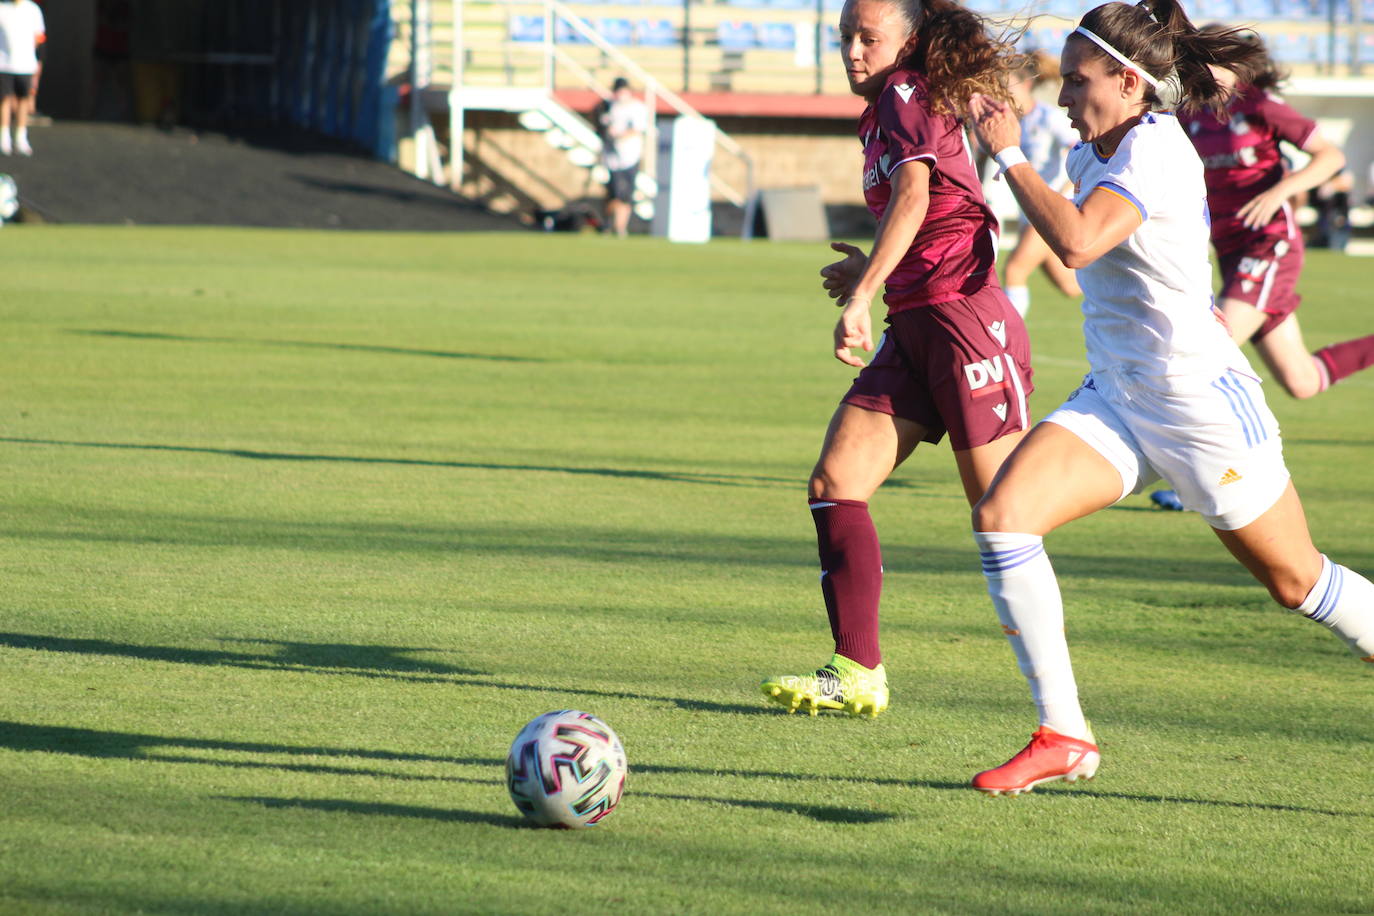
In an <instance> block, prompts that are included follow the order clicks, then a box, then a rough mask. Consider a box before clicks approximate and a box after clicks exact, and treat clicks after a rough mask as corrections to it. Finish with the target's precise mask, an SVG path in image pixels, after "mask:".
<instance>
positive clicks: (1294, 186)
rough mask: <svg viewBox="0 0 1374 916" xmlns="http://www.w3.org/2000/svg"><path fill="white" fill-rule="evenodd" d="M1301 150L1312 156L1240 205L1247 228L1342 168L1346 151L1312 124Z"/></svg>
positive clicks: (1258, 224)
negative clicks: (1243, 204) (1294, 170)
mask: <svg viewBox="0 0 1374 916" xmlns="http://www.w3.org/2000/svg"><path fill="white" fill-rule="evenodd" d="M1302 151H1303V152H1305V153H1309V154H1310V155H1311V156H1312V158H1311V159H1309V160H1307V164H1306V165H1304V166H1303V167H1302V168H1300V169H1298V170H1297V171H1296V172H1290V173H1288V174H1287V175H1285V176H1284V177H1283V178H1282V179H1280V180H1279V181H1278V183H1277V184H1275V185H1274V186H1273V187H1271V188H1269V189H1268V190H1267V191H1263V192H1261V193H1259V194H1256V195H1255V196H1254V197H1252V198H1250V200H1248V201H1246V203H1245V206H1243V207H1241V208H1240V211H1239V214H1238V215H1239V216H1240V218H1241V222H1242V223H1243V224H1244V225H1245V227H1246V228H1247V229H1258V228H1260V227H1261V226H1263V225H1265V224H1267V223H1268V222H1269V220H1271V219H1273V218H1274V214H1275V213H1277V212H1278V211H1279V207H1282V206H1283V203H1284V201H1286V200H1288V199H1289V198H1290V197H1292V196H1293V195H1294V194H1301V193H1302V192H1303V191H1310V190H1312V189H1313V188H1315V187H1317V186H1319V185H1321V184H1322V183H1324V182H1325V181H1327V179H1329V178H1331V176H1333V175H1335V174H1336V173H1337V172H1339V171H1340V170H1341V169H1343V168H1345V153H1344V152H1343V151H1342V150H1341V148H1340V147H1339V146H1337V145H1336V144H1334V143H1332V142H1331V141H1330V140H1328V139H1326V137H1324V136H1322V132H1321V131H1320V130H1319V129H1317V128H1313V129H1312V132H1311V133H1310V134H1308V136H1307V140H1306V141H1305V142H1304V143H1303V144H1302Z"/></svg>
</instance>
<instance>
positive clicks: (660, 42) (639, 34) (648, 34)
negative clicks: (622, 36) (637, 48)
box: [635, 19, 682, 48]
mask: <svg viewBox="0 0 1374 916" xmlns="http://www.w3.org/2000/svg"><path fill="white" fill-rule="evenodd" d="M635 38H636V40H637V41H638V42H639V43H640V44H641V45H643V46H644V47H646V48H671V47H673V46H674V45H677V44H681V42H682V39H680V38H679V37H678V34H677V26H675V25H673V24H672V23H671V22H669V21H668V20H667V19H641V20H639V22H637V23H636V24H635Z"/></svg>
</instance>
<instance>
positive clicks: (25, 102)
mask: <svg viewBox="0 0 1374 916" xmlns="http://www.w3.org/2000/svg"><path fill="white" fill-rule="evenodd" d="M46 40H47V34H46V31H45V28H44V25H43V11H42V10H40V9H39V8H38V5H37V4H36V3H34V2H33V0H0V153H3V154H4V155H6V156H8V155H9V154H10V153H11V152H18V153H19V154H20V155H21V156H32V155H33V148H32V147H31V146H29V99H30V98H31V97H32V96H33V94H34V92H35V91H36V90H37V88H38V70H39V49H40V48H41V47H42V46H43V42H44V41H46ZM11 119H12V120H13V121H14V140H13V142H11V140H10V121H11Z"/></svg>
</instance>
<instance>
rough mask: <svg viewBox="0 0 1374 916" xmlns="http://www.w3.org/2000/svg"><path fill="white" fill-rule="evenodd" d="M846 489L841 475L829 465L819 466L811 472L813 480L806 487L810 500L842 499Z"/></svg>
mask: <svg viewBox="0 0 1374 916" xmlns="http://www.w3.org/2000/svg"><path fill="white" fill-rule="evenodd" d="M844 489H845V486H844V482H843V480H842V479H841V475H839V474H837V473H835V470H834V469H833V468H832V467H830V466H829V465H827V464H818V465H816V467H815V469H813V470H812V471H811V479H810V480H809V481H808V482H807V485H806V495H807V496H808V497H809V498H810V499H841V498H843V497H842V496H841V491H843V490H844Z"/></svg>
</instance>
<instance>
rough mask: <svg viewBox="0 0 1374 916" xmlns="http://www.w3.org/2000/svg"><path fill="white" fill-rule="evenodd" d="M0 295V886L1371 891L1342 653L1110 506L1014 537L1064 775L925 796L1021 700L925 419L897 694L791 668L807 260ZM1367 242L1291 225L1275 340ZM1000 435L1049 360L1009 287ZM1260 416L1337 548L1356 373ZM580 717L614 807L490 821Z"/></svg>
mask: <svg viewBox="0 0 1374 916" xmlns="http://www.w3.org/2000/svg"><path fill="white" fill-rule="evenodd" d="M2 240H3V243H4V251H5V253H6V262H7V267H6V270H5V271H4V278H3V280H0V316H3V322H4V328H5V333H4V335H3V339H2V340H0V359H3V365H4V379H5V385H4V396H3V399H0V465H2V466H3V468H4V470H3V472H2V473H3V478H2V479H3V487H0V583H3V593H2V597H0V792H2V793H3V794H0V803H2V805H3V807H0V912H3V913H6V914H9V913H21V914H22V913H107V912H108V913H123V912H140V913H153V914H182V913H186V914H189V913H197V914H198V913H244V912H253V913H257V912H263V913H282V914H307V913H329V914H373V913H386V914H413V913H436V914H437V913H508V914H525V913H538V914H543V913H549V914H552V913H559V914H581V913H672V914H688V913H696V914H718V913H740V914H772V913H776V914H795V913H798V912H804V911H816V910H818V909H824V910H826V911H830V912H842V913H938V912H948V913H1000V912H1012V913H1047V914H1063V913H1075V914H1076V913H1113V914H1119V913H1125V912H1129V913H1160V914H1164V913H1169V914H1174V913H1181V912H1187V913H1241V912H1245V913H1254V912H1294V911H1302V912H1328V913H1338V912H1339V913H1355V912H1374V886H1371V882H1370V875H1371V872H1370V863H1371V861H1374V775H1371V774H1372V773H1374V770H1371V751H1374V715H1371V710H1374V671H1371V670H1369V668H1370V666H1367V665H1365V666H1361V665H1360V664H1359V663H1358V662H1357V661H1356V660H1355V659H1354V658H1353V657H1351V656H1350V655H1349V654H1348V653H1347V652H1346V650H1345V649H1344V647H1343V646H1342V645H1341V644H1340V642H1339V641H1338V640H1336V639H1335V638H1334V637H1332V636H1331V635H1330V634H1329V633H1327V632H1326V631H1325V630H1324V628H1322V627H1320V626H1317V625H1315V624H1312V623H1310V622H1307V621H1304V620H1301V619H1299V618H1297V617H1295V616H1293V615H1289V614H1287V613H1285V612H1283V611H1282V610H1280V609H1279V608H1277V607H1276V606H1274V605H1272V604H1271V603H1270V602H1269V601H1268V599H1267V597H1266V595H1265V594H1264V592H1263V590H1262V589H1260V588H1259V587H1258V586H1257V585H1254V584H1253V583H1252V582H1251V581H1250V580H1249V579H1248V577H1247V576H1246V575H1245V574H1244V573H1243V572H1242V570H1241V569H1240V567H1239V566H1237V565H1236V564H1234V563H1233V562H1232V561H1231V560H1230V559H1229V557H1228V556H1227V555H1226V554H1225V553H1224V551H1223V550H1222V548H1221V546H1220V545H1219V544H1218V543H1217V542H1216V540H1215V538H1214V537H1213V536H1212V535H1211V534H1210V532H1209V531H1208V530H1207V529H1206V527H1205V525H1204V524H1203V523H1202V522H1201V521H1200V520H1199V519H1198V518H1197V517H1196V516H1192V515H1180V514H1170V513H1160V512H1156V511H1153V510H1152V509H1150V508H1149V505H1148V502H1147V501H1146V499H1145V498H1144V497H1133V498H1131V499H1129V500H1127V501H1125V502H1124V503H1123V504H1122V505H1121V506H1119V507H1117V508H1115V509H1113V510H1110V511H1108V512H1104V513H1100V514H1099V515H1097V516H1095V517H1093V518H1090V519H1087V520H1084V521H1081V522H1078V523H1075V524H1073V525H1071V526H1069V527H1068V528H1066V529H1064V530H1063V531H1061V532H1058V533H1056V534H1055V535H1053V536H1052V537H1051V538H1050V539H1049V546H1050V551H1051V554H1052V556H1053V557H1054V559H1055V562H1056V566H1057V568H1058V570H1059V572H1060V575H1061V579H1062V584H1063V589H1064V594H1065V600H1066V603H1067V605H1068V618H1069V626H1070V636H1071V641H1072V644H1073V646H1074V650H1075V661H1076V667H1077V670H1078V675H1079V681H1080V686H1081V690H1082V694H1083V697H1084V702H1085V706H1086V708H1087V711H1088V714H1089V716H1090V717H1092V719H1093V721H1094V724H1095V726H1096V729H1097V733H1098V737H1099V738H1100V740H1101V742H1102V744H1103V758H1104V762H1103V766H1102V770H1101V772H1100V773H1099V776H1098V778H1097V780H1096V781H1094V782H1093V783H1090V784H1087V785H1083V784H1080V785H1079V786H1074V787H1069V786H1062V785H1061V786H1058V787H1046V788H1043V789H1041V790H1037V791H1036V792H1035V793H1034V794H1032V795H1030V796H1025V797H1022V798H1017V799H1006V798H996V799H992V798H985V797H983V796H981V795H979V794H977V793H975V792H973V791H971V790H969V789H967V788H965V785H966V783H967V780H968V778H969V777H970V776H971V775H972V774H973V773H974V772H976V771H977V770H979V769H983V768H985V767H987V766H989V765H994V764H997V763H1000V762H1002V761H1003V760H1004V759H1005V758H1006V757H1007V756H1009V755H1010V754H1011V753H1012V752H1014V751H1016V750H1017V749H1019V748H1020V747H1021V745H1022V744H1024V743H1025V741H1026V738H1027V736H1028V735H1029V733H1030V731H1031V729H1032V728H1033V727H1034V724H1035V723H1034V713H1033V709H1032V707H1031V704H1030V702H1029V698H1028V696H1027V694H1026V689H1025V685H1024V682H1023V681H1022V679H1021V677H1020V675H1019V673H1018V672H1017V670H1016V667H1015V663H1014V661H1013V658H1012V655H1011V651H1010V649H1009V648H1008V647H1007V645H1006V643H1005V640H1004V638H1003V637H1002V635H1001V632H1000V629H999V627H998V625H997V621H996V617H995V615H994V613H993V611H992V608H991V606H990V604H989V603H988V601H987V598H986V594H985V591H984V585H983V580H982V577H981V575H980V573H979V572H978V561H977V555H976V552H975V551H974V549H973V546H972V541H971V539H970V537H969V534H968V513H967V507H966V505H965V503H964V501H963V498H962V495H961V492H960V490H959V487H958V484H957V482H956V480H955V475H954V472H953V465H952V461H951V458H950V456H949V452H948V449H947V447H946V446H937V447H923V448H922V449H919V450H918V452H917V454H916V455H915V456H914V457H913V458H912V460H911V461H910V462H909V463H908V465H907V466H906V467H904V468H902V469H900V470H899V471H898V473H897V474H896V476H895V478H894V479H893V481H892V482H891V484H890V485H889V486H887V487H885V488H884V489H883V490H882V491H880V493H879V495H878V497H877V498H876V499H875V501H874V514H875V517H876V519H877V522H878V525H879V530H880V533H881V534H882V536H883V538H884V542H885V545H886V550H885V560H886V565H887V569H888V577H887V588H886V592H885V599H884V612H883V613H884V631H883V633H884V649H885V654H886V662H887V665H888V669H889V672H890V678H891V681H892V688H893V696H892V702H893V705H892V708H891V710H890V711H889V712H888V713H887V714H885V715H883V716H882V717H880V718H879V719H877V720H875V721H871V722H869V721H854V720H849V719H844V718H825V717H823V718H819V719H810V718H803V717H798V716H787V715H785V714H782V713H781V711H780V710H777V709H776V708H770V707H768V706H766V705H765V704H764V702H763V698H762V697H761V695H759V693H758V691H757V686H756V685H757V682H758V680H759V678H760V677H761V676H762V675H764V674H768V673H775V672H779V671H802V670H805V669H807V668H810V667H814V666H815V665H816V664H818V663H820V662H821V661H823V660H824V659H826V658H828V656H829V635H828V631H827V630H826V625H825V614H824V610H823V608H822V606H821V603H820V599H819V593H818V589H817V587H816V572H817V570H816V559H815V543H814V536H813V533H812V529H811V522H810V519H809V515H808V513H807V510H806V504H805V489H804V488H805V478H806V475H807V473H808V471H809V469H810V466H811V463H812V461H813V460H814V458H815V453H816V450H817V447H818V445H819V441H820V435H821V432H822V430H823V427H824V424H825V422H826V420H827V418H828V416H829V414H830V412H831V410H832V409H833V406H834V404H835V401H836V400H837V398H838V397H839V395H840V394H841V393H842V392H843V390H844V388H845V386H846V385H847V383H848V380H849V378H850V377H851V374H852V373H851V371H850V370H848V369H846V368H845V367H843V366H841V365H840V364H839V363H837V362H835V361H834V360H833V359H832V358H831V357H830V356H829V355H828V351H829V333H830V327H831V325H832V323H833V321H834V317H835V312H834V310H833V308H832V307H831V306H830V305H829V303H828V300H826V299H824V298H823V297H822V296H821V295H820V294H819V286H818V284H817V279H818V278H817V277H816V270H817V269H818V268H819V267H820V266H821V264H823V263H825V261H826V260H827V259H828V258H827V255H828V251H827V250H826V249H825V248H824V247H823V246H801V245H777V244H768V243H765V242H756V243H752V244H742V243H738V242H718V243H714V244H711V245H707V246H701V247H672V246H668V245H666V244H662V243H659V242H656V241H652V240H647V239H638V238H636V239H631V240H628V241H627V242H624V243H619V244H618V243H616V242H614V241H612V240H604V239H600V238H589V237H574V236H544V235H536V234H530V235H500V236H454V235H425V236H421V235H372V234H343V233H307V232H275V231H248V230H243V231H224V230H196V229H134V228H81V227H39V228H11V229H5V230H4V231H3V238H2ZM1369 277H1370V266H1369V262H1365V261H1360V260H1357V259H1343V258H1340V257H1334V256H1330V255H1328V254H1327V253H1326V252H1314V253H1312V254H1311V256H1310V262H1309V269H1308V273H1307V276H1306V278H1305V285H1304V290H1305V293H1306V302H1307V304H1306V307H1305V309H1304V311H1303V313H1302V317H1303V322H1304V327H1305V328H1306V332H1307V337H1308V340H1309V343H1311V344H1312V345H1313V346H1317V345H1320V344H1323V343H1327V342H1331V341H1333V340H1338V339H1343V338H1344V337H1349V336H1353V335H1354V334H1355V333H1367V332H1369V331H1370V330H1371V327H1372V326H1374V318H1371V315H1370V312H1369V310H1368V303H1369ZM1036 293H1037V296H1036V301H1035V304H1034V307H1033V311H1032V314H1031V322H1030V325H1031V333H1032V339H1033V343H1034V347H1035V355H1036V364H1035V365H1036V382H1037V386H1038V388H1037V393H1036V395H1035V397H1034V398H1033V400H1032V407H1033V409H1034V412H1035V414H1036V415H1037V416H1040V415H1043V414H1044V413H1046V412H1047V411H1048V410H1049V409H1051V408H1052V407H1054V406H1055V405H1057V404H1058V403H1059V401H1060V400H1061V399H1062V398H1063V396H1064V395H1065V394H1067V393H1068V392H1069V391H1070V390H1071V389H1072V388H1073V386H1074V385H1075V384H1076V382H1077V379H1078V378H1079V376H1080V375H1081V373H1082V371H1083V361H1082V357H1081V352H1082V344H1081V337H1080V334H1079V331H1078V316H1077V307H1076V305H1075V304H1073V303H1070V302H1069V301H1067V300H1064V299H1062V298H1059V297H1058V296H1057V295H1054V294H1052V293H1050V292H1048V289H1047V287H1044V286H1037V287H1036ZM1269 396H1270V402H1271V404H1272V405H1273V406H1274V408H1275V410H1276V412H1277V413H1278V414H1279V417H1280V420H1281V421H1282V423H1283V425H1284V433H1285V440H1286V443H1287V451H1288V457H1289V463H1290V467H1291V469H1292V470H1293V472H1294V475H1295V478H1296V480H1297V482H1298V485H1299V489H1300V491H1301V492H1302V494H1303V496H1304V500H1305V503H1306V506H1307V511H1308V515H1309V518H1310V521H1311V524H1312V527H1313V529H1314V531H1315V532H1316V536H1317V540H1318V545H1319V546H1320V547H1321V548H1322V549H1323V550H1325V551H1326V552H1328V553H1329V554H1331V555H1332V556H1333V557H1334V558H1336V559H1338V560H1339V561H1341V562H1343V563H1345V564H1346V565H1348V566H1351V567H1353V568H1356V569H1359V570H1361V571H1363V572H1365V573H1366V574H1369V573H1374V547H1371V544H1374V511H1371V510H1374V475H1371V474H1370V473H1368V466H1367V465H1366V463H1365V462H1368V461H1370V460H1371V458H1372V457H1374V432H1371V418H1372V417H1374V411H1371V406H1372V405H1374V373H1371V374H1370V375H1367V376H1365V377H1363V378H1361V377H1356V378H1354V379H1351V380H1349V381H1348V382H1346V383H1343V384H1342V385H1340V386H1338V387H1337V388H1336V389H1334V390H1333V391H1331V392H1329V393H1327V394H1324V395H1323V396H1321V397H1320V398H1318V399H1316V400H1314V401H1308V402H1304V403H1301V404H1299V403H1296V402H1293V401H1290V400H1288V399H1287V398H1286V397H1285V396H1284V395H1283V394H1282V393H1281V392H1280V391H1279V390H1278V389H1277V388H1276V387H1275V386H1271V390H1270V392H1269ZM564 707H575V708H580V709H585V710H588V711H591V712H594V713H596V714H598V715H600V716H602V717H603V718H605V719H606V720H607V721H608V722H610V723H611V724H612V726H614V727H615V728H616V729H617V731H618V732H619V733H620V735H621V737H622V738H623V739H624V742H625V745H626V749H627V753H628V755H629V759H630V766H631V773H630V779H629V784H628V789H627V794H626V796H625V800H624V803H623V804H622V806H621V808H620V809H619V810H618V811H617V812H616V813H615V814H614V815H613V816H612V817H611V818H610V819H609V820H608V821H607V822H606V823H605V825H604V826H602V827H600V828H597V829H594V830H589V831H577V832H566V831H564V832H559V831H547V830H538V829H532V828H526V827H524V826H523V825H522V821H521V820H520V818H519V816H518V814H517V812H516V810H515V808H514V807H513V806H512V805H511V803H510V801H509V799H508V798H507V795H506V790H505V786H504V783H503V772H502V766H503V763H504V759H505V754H506V750H507V748H508V746H509V743H510V741H511V739H512V738H513V737H514V735H515V734H516V732H517V731H518V730H519V729H520V727H521V726H522V725H523V724H524V723H525V722H526V721H527V720H529V719H530V718H532V717H533V716H535V715H537V714H538V713H541V712H544V711H546V710H551V709H559V708H564Z"/></svg>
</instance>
